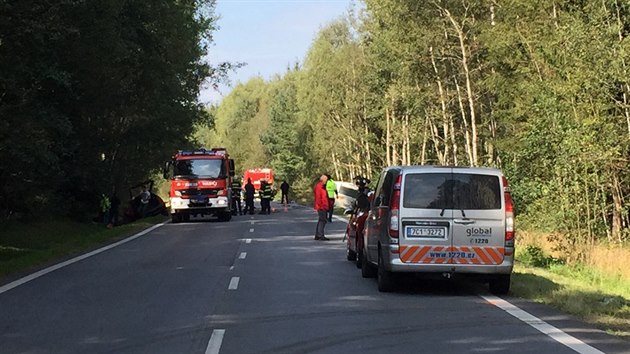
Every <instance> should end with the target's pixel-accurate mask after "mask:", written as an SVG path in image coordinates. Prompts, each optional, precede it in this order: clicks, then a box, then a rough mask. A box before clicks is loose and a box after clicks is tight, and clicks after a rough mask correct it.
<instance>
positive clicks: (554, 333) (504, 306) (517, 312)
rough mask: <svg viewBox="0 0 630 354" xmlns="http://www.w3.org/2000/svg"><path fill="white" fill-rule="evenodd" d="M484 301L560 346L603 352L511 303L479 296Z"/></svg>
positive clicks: (592, 353) (587, 352)
mask: <svg viewBox="0 0 630 354" xmlns="http://www.w3.org/2000/svg"><path fill="white" fill-rule="evenodd" d="M481 297H482V298H483V299H484V300H486V301H488V302H489V303H490V304H492V305H494V306H496V307H498V308H500V309H501V310H503V311H505V312H507V313H509V314H510V315H512V316H514V317H516V318H518V319H519V320H521V321H523V322H525V323H527V324H528V325H530V326H532V327H534V328H536V329H537V330H539V331H540V332H542V333H544V334H546V335H547V336H549V337H550V338H551V339H553V340H555V341H557V342H558V343H560V344H563V345H565V346H567V347H569V348H571V349H573V350H575V351H576V352H578V353H580V354H604V352H601V351H599V350H598V349H595V348H593V347H591V346H590V345H588V344H586V343H584V342H582V341H581V340H579V339H577V338H575V337H573V336H571V335H569V334H567V333H565V332H563V331H561V330H560V329H558V328H556V327H554V326H552V325H550V324H549V323H547V322H545V321H543V320H541V319H540V318H538V317H535V316H533V315H531V314H529V313H528V312H525V311H523V310H521V309H520V308H518V307H516V306H514V305H512V304H511V303H509V302H507V301H505V300H503V299H501V298H499V297H496V296H481Z"/></svg>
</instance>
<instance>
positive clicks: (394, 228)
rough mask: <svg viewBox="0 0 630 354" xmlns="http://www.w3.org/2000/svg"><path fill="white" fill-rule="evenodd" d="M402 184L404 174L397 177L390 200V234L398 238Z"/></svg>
mask: <svg viewBox="0 0 630 354" xmlns="http://www.w3.org/2000/svg"><path fill="white" fill-rule="evenodd" d="M401 185H402V175H398V177H396V182H394V192H393V193H392V199H391V200H390V202H389V236H390V237H393V238H398V224H399V220H398V212H399V210H400V189H401Z"/></svg>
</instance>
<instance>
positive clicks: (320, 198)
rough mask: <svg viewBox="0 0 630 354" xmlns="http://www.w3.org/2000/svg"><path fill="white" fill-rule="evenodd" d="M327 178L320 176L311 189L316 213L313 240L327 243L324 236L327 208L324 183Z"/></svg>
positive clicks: (326, 194)
mask: <svg viewBox="0 0 630 354" xmlns="http://www.w3.org/2000/svg"><path fill="white" fill-rule="evenodd" d="M327 180H328V178H327V177H326V175H321V177H319V181H318V182H317V184H316V185H315V188H314V189H313V193H314V195H315V203H314V204H315V205H314V209H315V210H316V211H317V227H316V228H315V240H318V241H329V240H330V239H329V238H327V237H326V236H324V227H325V226H326V221H327V219H328V218H327V214H328V208H329V205H330V204H329V202H328V192H327V191H326V181H327Z"/></svg>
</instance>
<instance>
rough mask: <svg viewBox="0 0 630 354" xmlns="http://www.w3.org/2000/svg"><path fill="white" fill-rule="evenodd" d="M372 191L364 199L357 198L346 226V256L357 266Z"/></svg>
mask: <svg viewBox="0 0 630 354" xmlns="http://www.w3.org/2000/svg"><path fill="white" fill-rule="evenodd" d="M372 199H373V193H370V194H369V196H368V197H367V198H366V201H364V202H363V203H361V201H359V200H357V202H358V203H357V204H358V205H357V206H355V208H354V209H353V210H352V212H351V214H350V220H349V221H348V226H347V227H346V236H347V237H346V257H347V259H348V260H349V261H354V262H356V265H357V268H361V261H362V258H363V230H364V226H365V222H366V220H367V217H368V211H369V209H370V203H371V202H372Z"/></svg>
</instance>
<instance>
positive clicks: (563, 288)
mask: <svg viewBox="0 0 630 354" xmlns="http://www.w3.org/2000/svg"><path fill="white" fill-rule="evenodd" d="M511 293H512V295H514V296H518V297H521V298H525V299H529V300H532V301H535V302H539V303H544V304H547V305H550V306H553V307H555V308H557V309H559V310H561V311H563V312H566V313H569V314H572V315H574V316H576V317H578V318H580V319H582V320H584V321H587V322H589V323H592V324H594V325H595V326H597V327H598V328H600V329H602V330H604V331H606V332H608V333H610V334H613V335H616V336H618V337H621V338H623V339H625V340H630V282H628V281H627V280H626V279H623V278H622V277H621V276H620V275H616V276H615V275H608V274H604V273H602V272H599V271H596V270H593V269H592V268H586V267H579V266H568V265H563V264H551V265H549V266H547V267H534V266H531V265H527V264H524V263H522V262H517V264H516V267H515V268H514V273H513V280H512V287H511Z"/></svg>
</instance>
